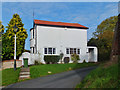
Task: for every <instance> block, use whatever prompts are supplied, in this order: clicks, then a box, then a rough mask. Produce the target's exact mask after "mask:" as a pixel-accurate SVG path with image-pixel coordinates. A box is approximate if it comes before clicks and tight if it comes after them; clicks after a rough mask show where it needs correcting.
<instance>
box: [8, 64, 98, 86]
mask: <svg viewBox="0 0 120 90" xmlns="http://www.w3.org/2000/svg"><path fill="white" fill-rule="evenodd" d="M95 68H97V66H92V67H87V68H82V69H77V70H72V71H68V72H63V73H59V74H54V75H48V76H44V77H39V78H35V79H31V80H27V81H23V82H19V83H15V84H12V85H9V86H7V87H6V88H74V87H75V86H76V85H77V84H78V83H80V81H81V80H83V79H84V77H85V76H86V75H87V74H88V73H89V72H90V71H92V70H93V69H95Z"/></svg>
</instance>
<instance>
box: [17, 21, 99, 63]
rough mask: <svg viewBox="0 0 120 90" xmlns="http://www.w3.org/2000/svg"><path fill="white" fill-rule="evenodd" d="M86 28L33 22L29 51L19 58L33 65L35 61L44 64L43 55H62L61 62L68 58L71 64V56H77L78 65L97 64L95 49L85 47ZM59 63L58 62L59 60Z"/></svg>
mask: <svg viewBox="0 0 120 90" xmlns="http://www.w3.org/2000/svg"><path fill="white" fill-rule="evenodd" d="M87 29H88V28H87V27H85V26H83V25H80V24H78V23H65V22H52V21H43V20H34V26H33V28H31V29H30V33H31V38H30V49H31V50H30V51H31V53H28V52H24V53H23V54H22V55H21V56H20V58H19V59H20V60H22V61H23V62H22V64H24V60H23V58H28V64H29V65H30V64H34V61H35V60H38V61H39V60H41V62H42V63H45V62H44V55H60V53H63V58H62V62H64V60H65V58H66V57H67V58H69V60H70V61H69V63H72V60H71V54H74V53H75V54H78V55H79V57H80V60H79V63H82V62H83V61H84V60H85V61H86V62H97V48H96V47H90V46H89V47H87ZM59 62H60V60H59Z"/></svg>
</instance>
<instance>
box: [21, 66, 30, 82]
mask: <svg viewBox="0 0 120 90" xmlns="http://www.w3.org/2000/svg"><path fill="white" fill-rule="evenodd" d="M28 78H30V69H29V67H28V68H21V70H20V75H19V80H24V79H28Z"/></svg>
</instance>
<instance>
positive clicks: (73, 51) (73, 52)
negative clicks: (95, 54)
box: [66, 48, 80, 54]
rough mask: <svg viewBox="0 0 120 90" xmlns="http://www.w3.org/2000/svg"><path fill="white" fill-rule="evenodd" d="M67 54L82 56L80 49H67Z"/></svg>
mask: <svg viewBox="0 0 120 90" xmlns="http://www.w3.org/2000/svg"><path fill="white" fill-rule="evenodd" d="M66 54H80V49H79V48H78V49H77V48H66Z"/></svg>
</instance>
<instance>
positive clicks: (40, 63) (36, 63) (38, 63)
mask: <svg viewBox="0 0 120 90" xmlns="http://www.w3.org/2000/svg"><path fill="white" fill-rule="evenodd" d="M34 64H35V65H43V63H42V62H39V61H37V60H35V62H34Z"/></svg>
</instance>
